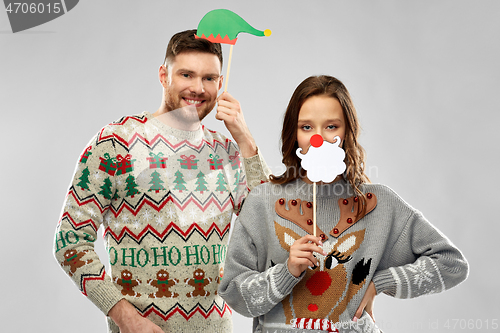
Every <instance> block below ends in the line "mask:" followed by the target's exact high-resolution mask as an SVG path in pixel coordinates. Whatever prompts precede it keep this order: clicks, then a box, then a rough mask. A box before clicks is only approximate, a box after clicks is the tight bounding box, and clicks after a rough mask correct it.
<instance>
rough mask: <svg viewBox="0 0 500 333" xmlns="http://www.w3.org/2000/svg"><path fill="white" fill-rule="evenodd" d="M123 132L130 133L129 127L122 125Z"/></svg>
mask: <svg viewBox="0 0 500 333" xmlns="http://www.w3.org/2000/svg"><path fill="white" fill-rule="evenodd" d="M122 132H123V133H124V134H128V127H125V126H122Z"/></svg>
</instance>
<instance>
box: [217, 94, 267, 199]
mask: <svg viewBox="0 0 500 333" xmlns="http://www.w3.org/2000/svg"><path fill="white" fill-rule="evenodd" d="M215 117H216V118H217V119H219V120H223V121H224V124H225V125H226V128H227V129H228V131H229V132H230V133H231V135H232V137H233V139H234V141H236V144H237V145H238V147H239V150H240V152H241V156H242V157H243V162H244V165H245V175H246V180H247V186H248V188H249V189H250V190H252V189H253V188H254V187H255V186H257V185H260V184H261V183H263V182H267V181H268V180H269V175H270V174H271V170H270V169H269V167H268V166H267V164H266V161H265V160H264V158H263V157H262V155H261V154H260V152H259V150H258V147H257V145H256V143H255V140H254V138H253V136H252V134H251V133H250V130H249V129H248V126H247V124H246V122H245V118H244V116H243V112H242V110H241V106H240V103H239V102H238V101H237V100H236V99H235V98H234V97H233V96H231V94H229V93H228V92H223V93H222V94H221V95H220V96H219V98H218V107H217V115H216V116H215Z"/></svg>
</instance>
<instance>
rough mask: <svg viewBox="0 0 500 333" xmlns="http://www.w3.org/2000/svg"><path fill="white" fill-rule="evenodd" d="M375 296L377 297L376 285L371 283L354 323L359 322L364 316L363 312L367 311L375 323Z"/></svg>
mask: <svg viewBox="0 0 500 333" xmlns="http://www.w3.org/2000/svg"><path fill="white" fill-rule="evenodd" d="M375 296H377V290H376V289H375V284H374V283H373V281H370V284H369V285H368V288H367V289H366V292H365V295H364V296H363V299H362V300H361V304H360V305H359V308H358V310H357V311H356V314H355V315H354V318H353V319H352V320H353V321H358V319H359V318H361V316H362V315H363V310H365V311H366V312H367V313H368V314H369V315H370V317H372V319H373V321H375V317H374V316H373V303H374V302H375Z"/></svg>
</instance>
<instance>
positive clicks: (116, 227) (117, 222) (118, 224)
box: [113, 220, 120, 230]
mask: <svg viewBox="0 0 500 333" xmlns="http://www.w3.org/2000/svg"><path fill="white" fill-rule="evenodd" d="M113 226H114V227H115V229H116V230H118V229H120V222H119V221H118V220H116V221H115V222H114V223H113Z"/></svg>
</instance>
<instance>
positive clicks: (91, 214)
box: [88, 208, 97, 216]
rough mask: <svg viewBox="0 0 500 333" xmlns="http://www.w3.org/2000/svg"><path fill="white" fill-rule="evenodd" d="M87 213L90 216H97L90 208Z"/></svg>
mask: <svg viewBox="0 0 500 333" xmlns="http://www.w3.org/2000/svg"><path fill="white" fill-rule="evenodd" d="M88 213H89V215H90V216H97V214H96V212H95V211H94V210H93V209H92V208H89V210H88Z"/></svg>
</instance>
